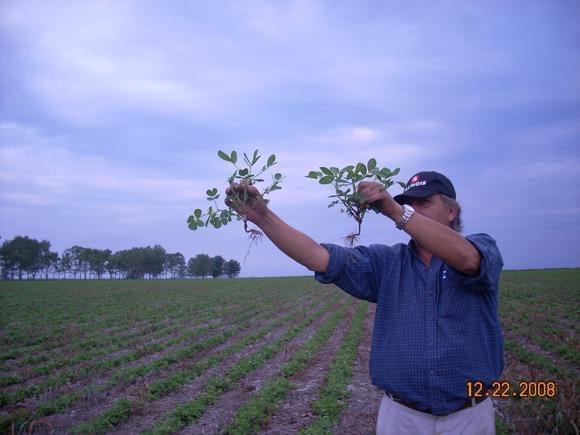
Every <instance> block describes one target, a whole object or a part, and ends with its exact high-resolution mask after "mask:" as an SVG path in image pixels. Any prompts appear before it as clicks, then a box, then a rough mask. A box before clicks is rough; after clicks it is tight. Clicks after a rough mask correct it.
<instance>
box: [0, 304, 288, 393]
mask: <svg viewBox="0 0 580 435" xmlns="http://www.w3.org/2000/svg"><path fill="white" fill-rule="evenodd" d="M281 302H285V301H281ZM286 303H287V302H286ZM252 307H253V308H254V309H253V310H250V311H249V312H248V308H252ZM260 310H261V309H260V308H258V307H256V305H255V304H254V305H251V304H246V305H245V306H243V307H241V308H239V307H237V306H231V307H224V308H222V309H220V310H217V309H214V310H208V312H205V313H203V314H201V315H198V316H197V317H196V320H195V324H197V325H199V324H203V323H204V322H207V321H211V320H215V319H220V320H221V321H220V320H218V321H214V322H213V323H210V324H209V325H207V326H205V327H199V328H197V329H195V330H192V331H187V332H185V333H183V334H181V335H179V336H177V337H174V338H171V339H169V340H167V341H166V342H164V343H162V342H161V340H162V339H163V338H164V337H170V336H171V334H173V333H175V332H177V331H180V330H183V329H186V328H189V327H191V326H190V325H185V324H183V323H185V322H182V324H181V325H173V326H172V325H166V326H165V327H163V328H161V329H158V330H156V331H155V332H154V333H152V334H149V335H141V336H138V337H134V338H132V339H121V338H119V337H110V344H109V345H108V346H103V344H104V343H102V344H101V346H100V347H98V348H97V349H94V350H92V351H89V350H84V351H82V352H80V353H78V354H76V355H74V354H73V355H71V356H62V357H59V358H53V359H51V360H49V361H48V363H47V364H44V365H40V366H37V367H36V368H35V369H34V370H32V371H30V372H29V377H34V375H37V376H38V375H47V374H52V375H53V376H54V370H55V369H59V368H63V367H71V370H69V372H66V373H63V374H60V375H59V376H61V377H62V379H68V381H74V380H77V379H81V378H83V377H86V376H89V375H92V374H93V373H94V372H97V371H99V370H106V369H110V368H113V367H117V366H119V365H122V364H124V363H126V362H130V361H134V360H136V359H138V358H140V357H142V356H145V355H148V354H151V353H154V352H159V351H161V350H163V349H166V348H168V347H170V346H172V345H175V344H177V343H180V342H183V341H186V340H189V339H192V338H195V337H196V336H199V335H200V334H202V333H205V332H208V331H210V330H213V329H215V328H218V327H221V326H222V325H223V321H224V318H225V319H227V322H228V323H229V324H231V323H236V322H238V321H243V320H244V319H246V318H250V317H252V316H256V315H257V313H258V312H259V311H260ZM152 338H153V339H155V341H154V342H151V343H147V344H145V345H142V346H138V345H139V344H140V343H143V342H144V341H151V339H152ZM82 347H83V348H86V346H82ZM131 348H135V350H134V351H132V352H130V353H128V354H125V355H123V356H121V357H117V358H110V359H108V360H105V361H99V362H96V363H93V364H90V365H85V366H84V367H82V368H81V369H80V370H73V369H72V368H74V367H75V366H76V365H78V364H80V363H83V362H88V361H90V360H92V359H94V358H97V357H99V356H102V355H110V354H111V353H113V352H115V351H118V350H123V349H131ZM24 381H25V378H24V377H23V376H20V377H19V378H15V377H13V378H12V379H2V378H0V386H2V385H10V384H17V383H22V382H24Z"/></svg>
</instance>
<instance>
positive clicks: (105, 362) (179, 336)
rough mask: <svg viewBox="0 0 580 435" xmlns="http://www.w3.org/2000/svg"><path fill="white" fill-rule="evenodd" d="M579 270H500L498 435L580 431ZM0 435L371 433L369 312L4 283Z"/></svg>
mask: <svg viewBox="0 0 580 435" xmlns="http://www.w3.org/2000/svg"><path fill="white" fill-rule="evenodd" d="M579 299H580V270H549V271H525V272H504V273H503V275H502V286H501V307H500V311H501V317H502V324H503V327H504V334H505V347H506V369H505V371H504V374H503V379H505V380H507V381H509V382H511V383H513V384H514V385H515V384H517V382H519V381H526V380H530V381H531V380H543V381H553V382H555V383H556V385H557V388H558V391H557V394H556V397H555V398H539V397H535V398H528V399H517V400H516V399H513V398H506V399H496V401H495V404H496V408H497V411H498V412H497V414H498V418H497V427H498V432H499V433H510V432H514V433H574V432H575V431H577V429H575V428H577V427H578V426H579V424H580V423H579V422H578V417H577V416H576V402H577V401H578V400H577V394H576V392H577V391H578V386H579V385H578V384H579V365H580V362H579V342H578V335H577V330H578V327H577V325H578V318H579V308H578V307H579V304H578V302H579ZM0 302H1V308H0V322H1V324H0V326H1V333H0V343H1V348H0V388H1V392H0V405H1V407H0V432H2V433H71V432H72V433H74V432H81V433H87V432H88V433H104V432H117V433H148V434H155V433H183V434H186V433H196V434H197V433H199V434H203V433H208V434H209V433H230V434H237V433H268V434H284V433H303V434H315V433H336V434H363V433H373V432H374V427H375V422H376V420H375V419H376V414H377V411H378V406H379V400H380V397H381V392H380V391H378V390H377V389H376V388H374V387H373V386H372V385H371V384H370V380H369V375H368V356H369V349H370V336H371V330H372V322H373V319H374V306H373V305H372V304H369V303H367V302H364V301H358V300H355V299H353V298H352V297H350V296H349V295H347V294H346V293H343V292H342V291H340V290H338V289H337V288H336V287H334V286H332V285H327V286H324V285H320V284H318V283H317V282H316V281H314V279H313V278H312V277H292V278H255V279H235V280H222V279H219V280H188V281H174V280H168V281H166V280H152V281H125V280H123V281H35V282H34V281H29V282H26V281H23V282H6V281H5V282H0Z"/></svg>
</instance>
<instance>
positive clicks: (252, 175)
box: [187, 150, 285, 246]
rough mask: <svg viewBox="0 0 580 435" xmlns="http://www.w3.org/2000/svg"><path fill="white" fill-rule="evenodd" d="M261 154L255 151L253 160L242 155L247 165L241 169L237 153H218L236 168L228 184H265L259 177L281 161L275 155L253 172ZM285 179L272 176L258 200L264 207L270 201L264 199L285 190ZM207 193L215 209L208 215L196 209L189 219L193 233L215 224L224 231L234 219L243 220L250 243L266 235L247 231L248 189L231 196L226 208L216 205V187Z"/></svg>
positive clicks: (280, 176)
mask: <svg viewBox="0 0 580 435" xmlns="http://www.w3.org/2000/svg"><path fill="white" fill-rule="evenodd" d="M258 152H259V150H255V151H254V153H253V154H252V157H251V158H250V157H248V155H247V154H246V153H243V159H244V163H245V166H242V167H240V166H238V164H239V163H238V153H237V152H236V151H232V152H231V153H230V154H229V155H228V154H226V153H224V152H223V151H218V157H219V158H221V159H222V160H225V161H226V162H230V163H231V164H232V165H234V167H235V168H236V170H235V171H234V172H233V174H232V175H231V176H230V177H228V183H229V184H230V186H232V184H233V183H234V182H237V183H240V184H242V185H248V186H253V185H254V184H256V183H260V182H263V181H265V180H264V179H263V178H260V176H261V175H262V174H263V173H264V172H266V171H267V170H268V169H269V168H271V167H272V166H274V165H276V164H277V163H278V162H276V155H275V154H272V155H270V157H268V160H267V161H266V164H265V165H263V166H262V167H261V168H260V167H257V168H256V169H254V167H255V166H256V165H257V163H258V160H260V158H261V156H260V155H259V154H258ZM284 178H285V177H284V176H282V174H280V173H279V172H277V173H275V174H274V175H272V182H271V184H270V185H269V186H268V187H266V188H265V189H264V190H263V191H262V193H261V194H260V197H259V198H258V199H257V200H258V201H259V202H262V203H264V204H268V203H269V202H270V200H269V199H266V198H264V196H265V195H267V194H269V193H270V192H273V191H275V190H280V189H282V187H281V186H280V182H281V181H282V180H283V179H284ZM206 194H207V200H208V201H212V202H213V203H214V206H210V207H209V208H208V210H207V211H206V212H205V213H204V212H203V210H202V209H200V208H198V209H195V210H194V212H193V214H192V215H191V216H189V218H187V224H188V226H189V229H190V230H196V229H198V228H200V227H204V226H205V227H207V226H209V225H212V226H213V227H214V228H221V227H222V226H225V225H227V224H228V223H230V222H231V221H232V219H233V218H234V217H235V218H236V220H238V221H240V220H241V221H243V222H244V231H246V233H248V234H249V236H250V240H251V241H252V242H257V241H259V240H260V239H261V238H262V236H263V233H262V232H261V231H259V230H257V229H253V228H248V219H247V218H246V215H245V213H244V211H248V210H249V207H251V205H248V199H250V198H249V196H248V192H247V191H246V190H245V189H244V190H243V193H239V192H236V191H234V192H233V193H232V196H231V199H232V206H229V207H227V208H225V209H221V208H220V207H219V205H218V203H217V199H218V198H219V197H220V194H219V193H218V189H217V188H213V189H208V190H207V191H206ZM237 210H239V211H237ZM250 246H251V245H250Z"/></svg>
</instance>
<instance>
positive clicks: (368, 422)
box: [333, 304, 383, 435]
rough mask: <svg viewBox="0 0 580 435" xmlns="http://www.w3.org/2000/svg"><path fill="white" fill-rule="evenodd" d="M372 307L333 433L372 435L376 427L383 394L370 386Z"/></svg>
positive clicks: (374, 307)
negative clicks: (347, 396) (343, 409)
mask: <svg viewBox="0 0 580 435" xmlns="http://www.w3.org/2000/svg"><path fill="white" fill-rule="evenodd" d="M375 310H376V305H375V304H371V305H370V307H369V311H368V313H367V317H366V319H365V326H364V331H363V337H362V340H361V342H360V344H359V346H358V351H357V357H356V360H355V362H354V366H353V371H352V381H351V383H350V385H349V387H348V388H349V390H350V397H349V399H348V405H347V408H346V409H345V411H344V412H343V414H342V416H341V418H340V421H339V423H338V424H337V425H336V426H335V427H334V429H333V432H334V433H336V434H340V435H343V434H345V435H346V434H352V435H362V434H374V433H375V428H376V425H377V414H378V412H379V406H380V401H381V397H382V395H383V392H382V391H381V390H379V389H378V388H377V387H375V386H374V385H372V383H371V378H370V374H369V357H370V351H371V338H372V334H373V324H374V320H375Z"/></svg>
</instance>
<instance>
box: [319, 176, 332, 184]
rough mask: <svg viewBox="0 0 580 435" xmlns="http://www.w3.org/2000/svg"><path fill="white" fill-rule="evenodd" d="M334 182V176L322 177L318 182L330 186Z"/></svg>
mask: <svg viewBox="0 0 580 435" xmlns="http://www.w3.org/2000/svg"><path fill="white" fill-rule="evenodd" d="M332 180H334V177H333V176H331V175H326V176H324V177H322V178H321V179H320V180H318V182H319V183H320V184H330V183H332Z"/></svg>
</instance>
